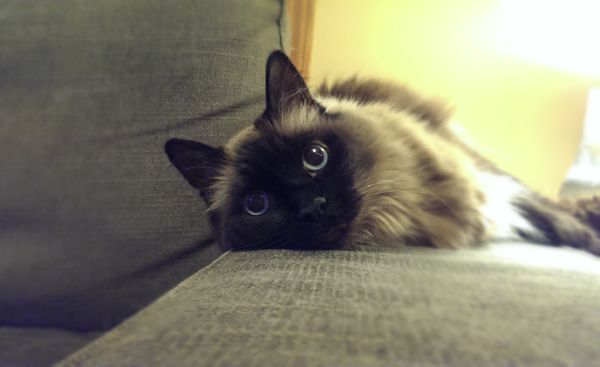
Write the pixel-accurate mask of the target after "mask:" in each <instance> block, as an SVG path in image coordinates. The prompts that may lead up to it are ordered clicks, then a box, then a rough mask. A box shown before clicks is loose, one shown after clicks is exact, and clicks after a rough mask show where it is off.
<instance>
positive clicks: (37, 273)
mask: <svg viewBox="0 0 600 367" xmlns="http://www.w3.org/2000/svg"><path fill="white" fill-rule="evenodd" d="M0 14H1V17H2V21H1V22H0V46H1V47H0V111H1V118H2V123H1V124H0V172H1V176H0V294H1V295H2V296H1V297H0V309H1V310H2V312H0V325H14V326H28V325H32V326H50V327H65V328H72V329H78V330H92V329H99V328H107V327H110V326H112V325H114V324H116V323H117V322H119V321H120V320H121V319H123V318H124V317H126V316H127V315H130V314H131V313H133V312H134V311H136V310H137V309H139V308H140V307H142V306H143V305H145V304H147V303H148V302H150V301H151V300H152V299H154V298H155V297H157V296H158V295H160V294H161V293H163V292H164V291H166V290H167V289H169V288H171V287H172V286H174V285H175V284H177V283H178V282H179V281H180V280H181V279H184V278H185V277H186V276H188V275H190V274H192V273H193V272H195V271H197V270H198V269H199V268H201V267H202V266H203V265H205V264H207V263H209V262H210V261H211V260H212V259H213V258H215V257H216V256H218V254H219V253H220V250H219V249H218V248H217V247H216V246H215V245H214V244H213V243H212V241H211V240H210V239H208V238H207V237H208V236H209V233H208V229H207V228H208V227H207V224H206V219H205V215H204V213H203V210H204V208H203V204H202V203H201V201H200V200H199V199H198V198H197V196H196V194H195V192H194V191H193V190H192V189H191V188H190V187H189V186H188V185H187V183H186V182H185V181H184V179H183V178H182V177H180V175H179V174H178V172H177V171H176V170H175V169H174V168H172V167H171V165H170V163H169V161H168V159H167V158H166V156H165V154H164V152H163V145H164V142H165V141H166V140H167V139H168V138H170V137H174V136H178V137H182V138H190V139H198V140H201V141H204V142H207V143H212V144H220V143H223V142H224V141H226V140H227V138H228V137H229V136H231V135H232V134H233V133H234V132H235V131H237V130H239V129H240V128H241V127H242V126H245V125H246V124H249V123H250V122H251V121H252V119H253V118H254V117H255V116H256V115H257V114H259V113H260V111H261V109H262V107H263V98H264V97H263V95H264V91H263V89H264V64H265V60H266V58H267V56H268V54H269V53H270V51H272V50H273V49H276V48H280V47H281V34H280V33H281V32H280V28H279V25H278V24H279V20H280V16H281V14H282V9H281V3H280V1H277V0H270V1H262V0H254V1H248V0H204V1H197V0H185V1H176V2H163V1H147V0H130V1H120V0H119V1H118V0H102V1H80V0H58V1H42V2H38V1H22V0H9V1H3V2H2V4H1V5H0Z"/></svg>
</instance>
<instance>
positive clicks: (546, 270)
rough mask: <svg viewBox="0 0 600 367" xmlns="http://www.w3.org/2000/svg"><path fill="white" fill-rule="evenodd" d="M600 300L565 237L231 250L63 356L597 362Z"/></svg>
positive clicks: (223, 361) (590, 269) (129, 360)
mask: <svg viewBox="0 0 600 367" xmlns="http://www.w3.org/2000/svg"><path fill="white" fill-rule="evenodd" d="M599 299H600V260H599V259H597V258H594V257H593V256H591V255H588V254H586V253H583V252H581V253H579V252H576V251H575V250H570V249H562V248H544V247H540V246H533V245H527V244H501V245H497V246H494V247H491V248H488V249H483V250H472V251H468V250H465V251H447V250H431V249H406V250H398V251H395V252H391V251H387V250H386V251H374V250H371V251H362V252H335V251H334V252H292V251H259V252H237V253H226V254H225V255H223V256H222V257H220V258H219V259H218V260H217V261H215V262H214V263H213V264H211V265H210V266H208V267H205V268H204V269H202V270H200V271H199V272H198V273H196V274H194V275H193V276H191V277H190V278H188V279H186V280H185V281H184V282H183V283H182V284H180V285H179V286H178V287H177V288H175V289H174V290H172V291H170V292H169V293H167V294H166V295H165V296H163V297H162V298H161V299H159V300H158V301H156V302H155V303H154V304H152V305H150V306H149V307H147V308H145V309H144V310H142V311H141V312H140V313H138V314H137V315H135V316H133V317H132V318H130V319H129V320H126V321H125V322H124V323H123V324H121V325H119V326H118V327H117V328H116V329H114V330H112V331H111V332H109V333H107V334H105V335H104V336H102V337H101V338H99V339H98V340H96V341H94V342H93V343H91V344H90V345H88V346H87V347H86V348H84V349H82V350H80V351H78V352H76V353H75V354H74V355H72V356H70V357H69V358H68V359H67V360H65V361H63V363H61V364H60V366H63V367H65V366H133V365H143V366H460V367H465V366H592V365H597V363H598V361H600V348H598V341H599V340H600V308H599V307H598V300H599Z"/></svg>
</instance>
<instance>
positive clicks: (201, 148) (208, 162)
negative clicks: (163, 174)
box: [165, 139, 227, 203]
mask: <svg viewBox="0 0 600 367" xmlns="http://www.w3.org/2000/svg"><path fill="white" fill-rule="evenodd" d="M165 152H166V153H167V156H168V157H169V160H170V161H171V163H173V165H174V166H175V167H176V168H177V169H178V170H179V172H180V173H181V174H182V175H183V177H185V179H186V180H187V181H188V182H189V184H190V185H192V186H193V187H195V188H196V189H198V191H199V192H200V195H201V196H202V198H203V199H204V200H205V201H206V202H207V203H208V201H209V200H208V199H209V197H210V194H211V190H212V184H213V183H214V181H215V177H216V176H217V175H218V174H219V170H220V169H221V168H222V167H223V166H224V165H225V163H226V161H227V157H226V154H225V151H224V150H223V148H213V147H211V146H209V145H206V144H202V143H199V142H196V141H192V140H183V139H171V140H169V141H167V143H166V144H165Z"/></svg>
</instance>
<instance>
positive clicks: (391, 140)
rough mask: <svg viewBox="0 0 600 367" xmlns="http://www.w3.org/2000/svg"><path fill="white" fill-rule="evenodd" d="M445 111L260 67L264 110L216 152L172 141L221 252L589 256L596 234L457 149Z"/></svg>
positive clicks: (368, 82)
mask: <svg viewBox="0 0 600 367" xmlns="http://www.w3.org/2000/svg"><path fill="white" fill-rule="evenodd" d="M449 116H450V111H449V109H448V108H446V107H445V105H444V104H443V103H440V102H438V101H436V100H431V99H425V98H422V97H420V96H419V95H418V94H416V93H414V92H412V91H411V90H409V89H407V88H405V87H403V86H399V85H395V84H393V83H389V82H384V81H381V80H373V79H365V80H361V79H358V78H352V79H348V80H345V81H340V82H336V83H333V84H331V85H327V84H325V85H323V86H321V87H320V88H318V89H317V90H316V91H315V92H314V93H312V92H311V91H310V90H309V89H308V88H307V86H306V83H305V81H304V80H303V78H302V76H301V75H300V73H299V72H298V70H297V69H296V68H295V67H294V65H293V64H292V62H291V61H290V60H289V59H288V57H287V56H286V55H285V54H284V53H283V52H281V51H275V52H273V53H272V54H271V55H270V56H269V58H268V61H267V70H266V108H265V111H264V112H263V114H262V115H261V116H259V117H258V118H257V119H256V120H255V121H254V123H253V124H252V125H250V126H248V127H247V128H245V129H244V130H242V131H241V132H239V133H238V134H237V135H235V136H234V137H233V138H231V139H230V141H229V142H228V143H227V144H226V145H225V146H222V147H211V146H208V145H206V144H203V143H200V142H196V141H190V140H182V139H171V140H169V141H168V142H167V143H166V145H165V151H166V153H167V155H168V157H169V159H170V161H171V162H172V164H173V165H174V166H175V167H176V168H177V169H178V170H179V172H180V173H181V174H182V175H183V176H184V177H185V179H186V180H187V181H188V182H189V183H190V184H191V186H193V187H194V188H196V189H197V190H198V191H199V193H200V195H201V197H202V198H203V199H204V201H205V202H206V205H207V208H208V209H207V212H208V215H209V218H210V221H211V224H212V226H213V229H214V233H215V235H216V237H217V239H218V241H219V242H220V244H221V245H222V246H223V247H225V248H228V249H236V250H241V249H263V248H292V249H348V248H353V247H355V246H361V245H371V246H372V245H381V246H395V245H420V246H430V247H437V248H465V247H473V246H478V245H480V244H482V243H485V242H488V241H492V240H518V239H524V240H528V241H533V242H537V243H543V244H550V245H567V246H572V247H576V248H582V249H585V250H587V251H590V252H592V253H594V254H598V255H600V230H599V229H598V228H594V227H592V226H591V225H589V224H586V223H584V222H583V221H581V220H580V219H578V218H577V217H576V216H575V215H574V214H573V213H572V212H571V211H569V210H568V209H567V208H566V207H563V206H560V205H559V204H557V203H554V202H552V201H551V200H549V199H546V198H544V197H542V196H541V195H539V194H537V193H535V192H534V191H532V190H531V189H529V188H527V187H526V186H525V185H523V184H522V183H520V182H519V181H518V180H517V179H515V178H513V177H511V176H510V175H508V174H506V173H505V172H503V171H502V170H500V169H498V168H497V167H496V166H495V165H494V164H492V163H491V162H490V161H488V160H486V159H485V158H484V157H482V156H481V155H479V154H478V153H477V152H476V151H475V150H473V149H472V148H471V147H470V146H468V145H467V144H465V143H464V142H463V141H461V139H459V138H458V137H457V135H456V134H454V133H453V132H452V129H451V128H450V127H449V124H448V120H449Z"/></svg>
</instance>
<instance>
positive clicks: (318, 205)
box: [298, 196, 327, 221]
mask: <svg viewBox="0 0 600 367" xmlns="http://www.w3.org/2000/svg"><path fill="white" fill-rule="evenodd" d="M326 204H327V200H325V198H324V197H322V196H317V197H316V198H314V199H312V200H308V201H307V202H306V203H304V205H302V206H301V207H300V210H299V211H298V218H299V219H300V220H302V221H317V220H319V219H321V216H323V213H324V211H325V205H326Z"/></svg>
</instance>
